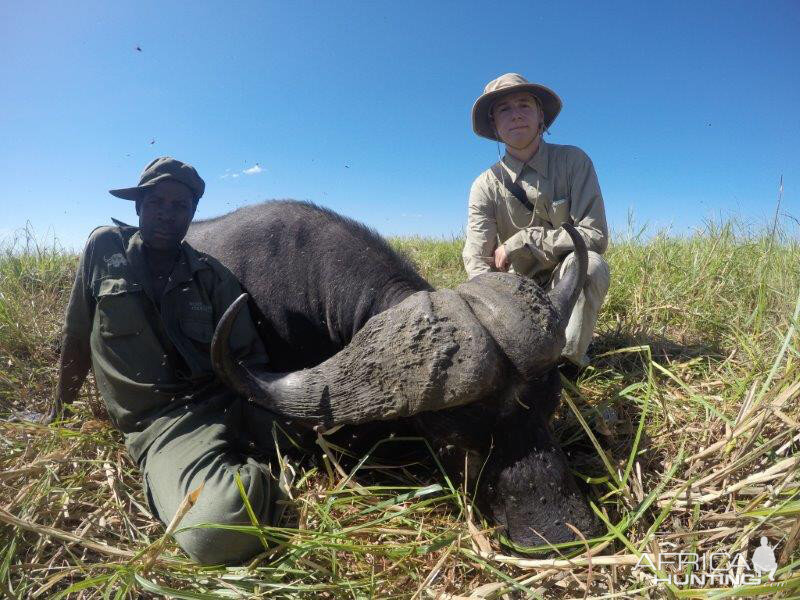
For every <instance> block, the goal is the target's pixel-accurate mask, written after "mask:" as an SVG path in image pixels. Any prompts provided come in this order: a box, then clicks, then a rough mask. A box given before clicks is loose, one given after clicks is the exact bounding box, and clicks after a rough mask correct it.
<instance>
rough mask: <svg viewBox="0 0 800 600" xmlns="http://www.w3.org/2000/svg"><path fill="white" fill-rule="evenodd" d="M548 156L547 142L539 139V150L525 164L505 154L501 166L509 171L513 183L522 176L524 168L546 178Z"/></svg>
mask: <svg viewBox="0 0 800 600" xmlns="http://www.w3.org/2000/svg"><path fill="white" fill-rule="evenodd" d="M549 154H550V150H549V148H548V147H547V142H545V141H544V140H543V139H540V140H539V149H538V150H537V151H536V154H534V155H533V156H532V157H531V159H530V160H529V161H528V162H527V163H523V162H522V161H521V160H519V159H518V158H514V157H513V156H511V155H510V154H509V153H508V152H506V154H505V156H503V164H504V165H505V166H506V168H507V169H508V170H509V171H511V174H512V175H513V176H514V182H516V181H518V180H519V178H520V175H522V171H523V170H524V169H525V167H526V166H528V167H530V168H531V169H533V170H534V171H536V172H537V173H539V174H540V175H544V176H545V177H546V176H547V163H548V158H549Z"/></svg>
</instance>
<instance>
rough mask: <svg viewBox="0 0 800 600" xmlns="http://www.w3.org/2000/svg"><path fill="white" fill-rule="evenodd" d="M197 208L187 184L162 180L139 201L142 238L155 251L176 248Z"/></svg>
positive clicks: (137, 209) (138, 210)
mask: <svg viewBox="0 0 800 600" xmlns="http://www.w3.org/2000/svg"><path fill="white" fill-rule="evenodd" d="M195 208H196V207H195V204H194V196H193V195H192V192H191V190H190V189H189V188H188V187H186V186H185V185H183V184H182V183H179V182H177V181H173V180H170V179H168V180H166V181H159V182H158V183H157V184H156V185H155V186H154V187H153V189H152V190H150V191H149V192H148V193H147V195H146V196H145V197H144V198H143V199H142V200H141V202H137V204H136V211H137V213H138V214H139V230H140V231H141V235H142V240H143V241H144V243H145V244H146V245H147V246H149V247H150V248H153V249H154V250H170V249H172V248H175V247H177V246H178V245H180V243H181V240H183V238H184V237H185V236H186V231H187V230H188V229H189V223H191V222H192V218H193V217H194V211H195Z"/></svg>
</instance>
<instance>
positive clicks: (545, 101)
mask: <svg viewBox="0 0 800 600" xmlns="http://www.w3.org/2000/svg"><path fill="white" fill-rule="evenodd" d="M516 92H528V93H530V94H533V95H534V96H536V98H537V99H538V100H539V102H540V103H541V105H542V113H543V115H544V126H545V129H547V128H549V127H550V125H552V124H553V121H555V120H556V117H557V116H558V113H560V112H561V107H562V102H561V98H559V97H558V94H556V93H555V92H554V91H553V90H551V89H550V88H548V87H545V86H543V85H540V84H538V83H530V82H529V81H528V80H527V79H525V78H524V77H523V76H522V75H519V74H517V73H506V74H505V75H501V76H500V77H498V78H497V79H493V80H492V81H490V82H489V83H487V84H486V87H485V88H484V90H483V95H482V96H480V97H479V98H478V99H477V100H476V101H475V104H474V105H473V106H472V130H473V131H474V132H475V133H477V134H478V135H479V136H481V137H485V138H489V139H490V140H497V141H502V140H500V139H499V138H498V137H497V134H496V133H495V128H494V125H492V121H491V119H490V118H489V112H490V111H491V108H492V105H493V104H494V103H495V102H497V100H498V99H500V97H501V96H506V95H508V94H513V93H516Z"/></svg>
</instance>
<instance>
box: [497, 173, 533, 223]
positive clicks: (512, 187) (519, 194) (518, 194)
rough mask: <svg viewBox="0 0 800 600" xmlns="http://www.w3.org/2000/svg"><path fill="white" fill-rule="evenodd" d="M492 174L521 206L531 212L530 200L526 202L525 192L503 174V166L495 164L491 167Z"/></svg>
mask: <svg viewBox="0 0 800 600" xmlns="http://www.w3.org/2000/svg"><path fill="white" fill-rule="evenodd" d="M492 173H494V176H495V177H497V179H498V180H499V181H500V183H502V184H503V186H504V187H505V188H506V189H507V190H508V191H509V192H511V194H512V195H513V196H514V198H516V199H517V200H519V201H520V203H521V204H522V206H524V207H525V208H527V209H528V210H529V211H530V212H533V204H531V202H530V200H528V196H527V195H526V194H525V191H524V190H523V189H522V188H521V187H520V186H519V184H518V183H516V182H514V181H512V180H511V177H509V176H508V174H507V173H504V172H503V166H502V165H501V164H500V162H499V161H498V162H496V163H494V164H493V165H492Z"/></svg>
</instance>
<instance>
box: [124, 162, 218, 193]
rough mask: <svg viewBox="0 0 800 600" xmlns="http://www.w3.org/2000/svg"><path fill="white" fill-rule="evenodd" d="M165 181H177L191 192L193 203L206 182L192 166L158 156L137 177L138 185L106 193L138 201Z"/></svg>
mask: <svg viewBox="0 0 800 600" xmlns="http://www.w3.org/2000/svg"><path fill="white" fill-rule="evenodd" d="M167 179H173V180H175V181H179V182H180V183H182V184H183V185H185V186H186V187H188V188H189V189H190V190H192V193H193V194H194V201H195V202H197V201H198V200H200V198H201V197H202V196H203V192H204V191H205V190H206V182H205V181H203V179H202V177H200V175H198V174H197V171H195V169H194V167H193V166H192V165H188V164H186V163H185V162H181V161H179V160H177V159H175V158H172V157H170V156H160V157H158V158H156V159H155V160H153V161H152V162H151V163H150V164H149V165H147V166H146V167H145V168H144V171H142V175H141V177H139V185H137V186H136V187H129V188H120V189H118V190H108V191H109V193H110V194H112V195H114V196H116V197H117V198H124V199H125V200H140V199H141V198H142V197H143V196H144V193H145V192H146V191H147V190H148V189H149V188H151V187H153V186H154V185H155V184H157V183H158V182H159V181H166V180H167Z"/></svg>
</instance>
